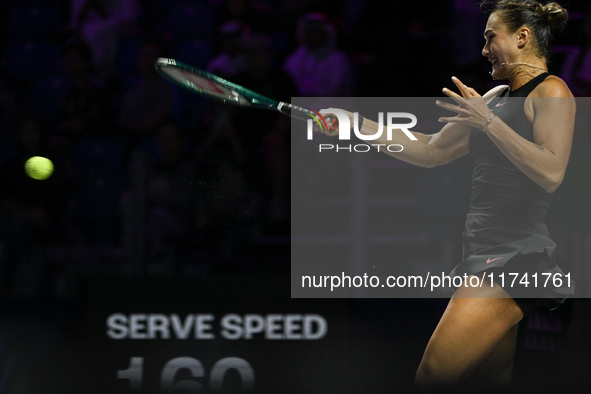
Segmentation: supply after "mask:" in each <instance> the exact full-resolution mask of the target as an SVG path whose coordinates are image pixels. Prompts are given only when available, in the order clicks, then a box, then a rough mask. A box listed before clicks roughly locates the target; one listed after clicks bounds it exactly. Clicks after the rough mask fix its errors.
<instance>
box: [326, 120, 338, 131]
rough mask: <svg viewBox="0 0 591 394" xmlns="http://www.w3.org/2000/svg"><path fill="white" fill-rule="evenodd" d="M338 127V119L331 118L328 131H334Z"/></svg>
mask: <svg viewBox="0 0 591 394" xmlns="http://www.w3.org/2000/svg"><path fill="white" fill-rule="evenodd" d="M338 125H339V121H338V119H337V118H333V119H332V120H331V121H330V124H329V125H328V129H329V130H333V131H334V130H336V129H337V127H338Z"/></svg>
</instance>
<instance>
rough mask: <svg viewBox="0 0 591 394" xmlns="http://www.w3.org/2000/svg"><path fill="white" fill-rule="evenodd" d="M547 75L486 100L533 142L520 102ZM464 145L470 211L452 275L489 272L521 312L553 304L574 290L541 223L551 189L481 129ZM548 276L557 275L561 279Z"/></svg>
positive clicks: (530, 127)
mask: <svg viewBox="0 0 591 394" xmlns="http://www.w3.org/2000/svg"><path fill="white" fill-rule="evenodd" d="M548 75H549V74H548V73H544V74H541V75H539V76H537V77H535V78H534V79H532V80H531V81H529V82H528V83H526V84H525V85H523V86H521V87H520V88H519V89H516V90H514V91H509V88H506V89H505V90H504V91H503V92H502V93H500V94H499V95H498V96H497V97H495V98H493V99H492V100H491V101H490V102H489V104H488V106H489V108H491V109H492V110H493V111H494V113H495V114H496V116H498V117H499V118H500V119H501V120H503V121H504V122H505V123H506V124H507V125H509V127H511V129H513V130H514V131H515V132H517V133H518V134H519V135H520V136H522V137H523V138H525V139H527V140H529V141H532V142H533V127H532V125H531V124H530V123H529V121H528V120H527V118H526V116H525V113H524V103H525V99H526V97H527V96H528V95H529V94H530V93H531V91H532V90H533V89H534V88H535V87H536V86H538V85H539V84H540V83H541V82H542V81H544V79H546V77H548ZM469 148H470V155H471V156H472V158H473V159H474V171H473V174H472V182H471V188H472V195H471V200H470V211H469V213H468V215H467V217H466V225H465V229H464V234H463V235H462V241H463V255H462V262H461V263H460V264H458V266H456V267H455V268H454V270H453V271H452V273H451V275H459V276H463V275H464V274H468V275H472V274H474V275H477V276H479V277H482V275H483V274H486V275H487V278H489V277H490V276H489V275H490V274H491V273H492V274H493V276H494V281H495V282H497V283H498V284H499V285H501V286H503V288H504V289H505V291H507V293H509V295H511V297H513V298H514V299H515V301H516V302H517V304H518V305H519V306H520V307H521V308H522V309H523V311H524V314H527V313H528V312H529V311H531V310H532V309H535V308H537V307H540V306H543V305H547V306H548V308H549V309H554V308H556V307H558V306H559V305H560V304H562V303H563V302H564V300H565V299H566V298H567V297H569V296H571V295H572V294H573V292H574V284H573V282H572V278H571V280H570V283H567V278H566V277H565V276H564V273H563V272H562V270H561V269H560V268H559V267H558V266H557V265H556V256H555V253H554V249H555V248H556V244H555V243H554V241H552V240H551V239H550V235H549V233H548V228H547V227H546V225H545V220H546V215H547V213H548V208H549V207H550V200H551V199H552V194H550V193H548V192H546V191H545V190H544V189H543V188H542V187H541V186H539V185H538V184H536V183H535V182H533V181H532V180H531V179H530V178H528V177H527V176H526V175H525V174H523V172H521V170H519V169H518V168H517V167H516V166H515V165H514V164H513V163H511V161H510V160H509V159H508V158H507V157H506V156H505V155H504V154H503V153H502V152H501V151H500V150H499V148H498V147H497V146H496V145H495V144H494V142H492V140H491V139H490V138H489V137H488V135H486V133H484V132H482V130H480V129H477V128H472V129H471V130H470V136H469ZM515 273H517V274H518V276H517V280H515V282H514V283H513V285H512V282H513V279H514V277H515V275H511V274H515ZM503 274H504V283H501V280H500V277H501V276H500V275H503ZM534 274H537V286H534V285H535V284H534ZM544 274H546V275H544ZM548 274H551V277H550V279H549V280H547V278H548ZM524 275H525V276H524ZM524 277H525V278H526V279H527V280H529V284H528V286H527V287H526V286H525V282H524V283H521V284H520V283H519V281H521V280H522V278H524ZM553 278H561V279H562V280H561V282H562V283H560V281H558V280H557V281H556V282H555V281H554V280H553ZM487 280H488V282H487V283H488V284H489V285H490V279H487Z"/></svg>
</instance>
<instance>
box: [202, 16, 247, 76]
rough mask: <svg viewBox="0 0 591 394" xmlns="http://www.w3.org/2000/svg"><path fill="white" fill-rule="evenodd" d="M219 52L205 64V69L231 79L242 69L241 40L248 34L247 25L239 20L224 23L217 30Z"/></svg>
mask: <svg viewBox="0 0 591 394" xmlns="http://www.w3.org/2000/svg"><path fill="white" fill-rule="evenodd" d="M219 34H220V45H221V53H220V54H219V55H217V56H215V57H214V58H213V59H211V61H210V62H209V63H208V64H207V67H206V70H207V72H210V73H212V74H215V75H218V76H220V77H222V78H227V79H232V78H233V77H234V76H236V74H239V73H241V72H243V71H244V67H245V66H244V54H243V53H242V44H243V43H242V41H243V39H244V37H245V35H247V34H248V27H247V26H245V25H244V24H242V23H241V22H240V21H236V20H233V21H229V22H226V23H224V24H223V25H222V26H221V27H220V30H219Z"/></svg>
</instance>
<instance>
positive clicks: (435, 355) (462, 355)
mask: <svg viewBox="0 0 591 394" xmlns="http://www.w3.org/2000/svg"><path fill="white" fill-rule="evenodd" d="M567 19H568V14H567V11H566V10H565V9H564V8H562V7H561V6H560V5H558V4H556V3H548V4H545V5H542V4H540V3H538V2H537V1H535V0H498V1H495V2H494V3H493V4H492V9H491V10H490V16H489V18H488V22H487V24H486V28H485V30H484V37H485V39H486V43H485V45H484V48H483V50H482V54H483V55H484V56H485V57H486V58H487V59H488V60H489V61H490V62H491V64H492V72H491V75H492V77H493V78H494V79H499V80H508V85H503V86H499V87H496V88H494V89H492V90H491V91H489V92H488V93H486V94H484V95H483V96H482V97H481V96H480V95H479V94H478V93H477V92H476V91H475V90H474V89H472V88H470V87H467V86H465V85H464V84H463V83H462V82H461V81H460V80H458V79H457V78H452V81H453V83H454V84H455V86H456V87H457V89H458V90H459V92H460V94H457V93H455V92H453V91H452V90H450V89H447V88H444V89H443V93H444V94H446V95H447V96H449V97H451V98H452V99H453V101H454V104H450V103H444V102H440V101H438V102H437V105H439V106H440V107H442V108H445V109H448V110H450V111H451V112H453V113H457V116H453V117H444V118H440V119H439V120H440V121H441V122H443V123H446V125H445V126H444V127H443V128H442V129H441V131H439V132H438V133H436V134H433V135H425V134H421V133H415V132H413V134H414V135H415V136H416V137H417V139H418V141H413V142H410V143H409V142H408V139H406V140H405V138H406V137H405V136H404V135H402V133H400V134H399V135H400V136H401V137H400V138H401V139H400V141H395V140H394V141H385V140H384V141H379V142H380V143H397V142H400V143H404V150H403V151H402V152H400V153H388V154H390V155H392V156H394V157H396V158H398V159H401V160H404V161H406V162H409V163H412V164H416V165H419V166H423V167H434V166H438V165H442V164H446V163H449V162H450V161H452V160H454V159H457V158H458V157H461V156H463V155H466V154H468V153H469V154H470V155H471V156H472V157H473V158H474V171H473V178H472V196H471V202H470V211H469V213H468V215H467V220H466V225H465V231H464V234H463V236H462V238H463V260H462V262H461V263H460V264H459V265H458V266H457V267H456V268H455V269H454V270H453V271H452V274H453V275H463V274H464V273H465V274H467V275H477V276H478V277H481V276H482V274H483V273H484V272H486V273H487V275H488V274H489V273H493V274H494V275H495V276H494V278H495V279H494V285H493V286H490V284H489V285H488V286H483V287H482V288H480V287H477V288H474V287H471V286H470V285H467V284H466V283H465V284H464V286H462V287H459V288H457V289H456V291H455V293H454V295H453V297H452V298H451V300H450V302H449V304H448V306H447V309H446V310H445V312H444V314H443V316H442V318H441V320H440V322H439V324H438V325H437V328H436V329H435V331H434V333H433V335H432V337H431V339H430V341H429V343H428V345H427V348H426V350H425V353H424V355H423V358H422V360H421V363H420V365H419V368H418V371H417V373H416V378H415V381H416V383H417V384H418V385H420V386H441V385H448V384H457V383H460V382H470V381H474V382H478V384H506V383H509V382H510V379H511V373H512V368H513V359H514V353H515V343H516V336H517V324H518V323H519V321H520V320H521V319H522V318H523V317H524V315H526V314H527V313H529V312H531V310H532V309H535V308H539V307H542V306H548V307H549V308H550V309H554V308H555V307H557V306H558V305H560V304H561V303H562V302H563V301H564V299H565V298H566V297H568V296H569V295H572V293H573V290H574V289H573V284H572V283H571V284H570V286H565V285H564V284H563V285H558V286H554V285H553V284H548V286H547V287H543V286H541V285H540V284H539V283H538V288H537V289H534V290H535V291H534V292H527V293H518V292H517V289H514V288H512V287H510V286H509V284H508V283H507V281H505V282H504V283H503V282H502V281H500V280H499V278H500V275H501V274H503V273H505V274H506V275H505V278H507V277H508V276H507V275H509V274H511V273H520V276H519V278H521V277H522V276H521V274H523V273H526V274H528V275H530V276H529V279H530V280H531V279H532V276H531V275H533V274H534V273H537V274H538V275H542V274H544V273H546V274H548V273H551V274H559V275H562V271H561V270H560V268H558V267H557V266H556V263H555V260H554V253H553V251H554V247H555V246H556V245H555V244H554V242H553V241H552V240H551V239H550V238H549V234H548V230H547V227H546V226H545V224H544V221H545V218H546V213H547V211H548V207H549V204H550V200H551V197H552V193H553V192H554V191H555V190H556V189H557V188H558V186H559V185H560V184H561V182H562V179H563V177H564V173H565V170H566V166H567V162H568V159H569V154H570V150H571V143H572V135H573V130H574V119H575V111H576V108H575V101H574V98H573V95H572V94H571V91H570V90H569V88H568V86H567V85H566V84H565V83H564V82H563V81H562V80H561V79H560V78H558V77H556V76H552V75H549V74H548V72H547V66H546V63H547V60H548V56H549V49H550V41H551V38H552V37H553V36H554V35H555V34H556V33H558V32H560V30H562V29H563V28H564V26H565V24H566V21H567ZM328 112H330V109H329V110H328ZM347 114H348V115H349V116H350V119H351V122H352V121H353V115H352V114H351V113H350V112H347ZM377 130H378V124H377V123H376V122H373V121H371V120H368V119H363V120H362V124H361V130H360V131H361V132H362V133H364V134H368V135H369V134H375V133H376V131H377ZM326 134H328V135H334V134H333V133H328V132H327V133H326ZM393 134H396V133H393ZM394 138H396V137H394ZM468 277H470V276H468ZM501 284H503V285H504V287H503V286H502V285H501ZM532 287H533V286H532V282H531V281H530V287H529V289H530V290H532ZM521 290H524V289H521Z"/></svg>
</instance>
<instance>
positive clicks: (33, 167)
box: [25, 156, 53, 181]
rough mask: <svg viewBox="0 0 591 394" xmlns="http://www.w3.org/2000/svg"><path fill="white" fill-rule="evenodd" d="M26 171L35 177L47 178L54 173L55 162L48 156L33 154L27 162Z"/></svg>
mask: <svg viewBox="0 0 591 394" xmlns="http://www.w3.org/2000/svg"><path fill="white" fill-rule="evenodd" d="M25 172H26V173H27V175H28V176H30V177H31V178H33V179H38V180H40V181H41V180H43V179H47V178H49V177H50V176H51V174H53V163H52V162H51V160H49V159H48V158H46V157H41V156H33V157H31V158H30V159H29V160H27V162H26V163H25Z"/></svg>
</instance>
